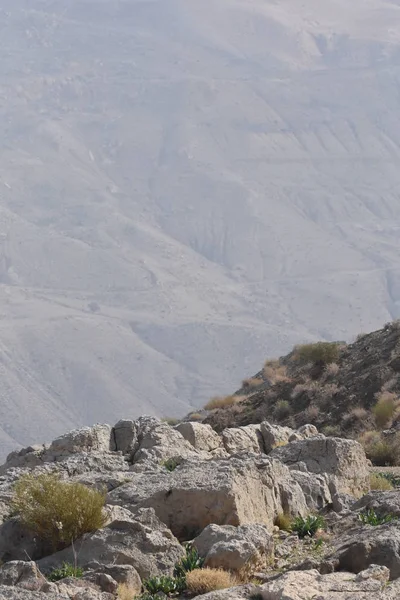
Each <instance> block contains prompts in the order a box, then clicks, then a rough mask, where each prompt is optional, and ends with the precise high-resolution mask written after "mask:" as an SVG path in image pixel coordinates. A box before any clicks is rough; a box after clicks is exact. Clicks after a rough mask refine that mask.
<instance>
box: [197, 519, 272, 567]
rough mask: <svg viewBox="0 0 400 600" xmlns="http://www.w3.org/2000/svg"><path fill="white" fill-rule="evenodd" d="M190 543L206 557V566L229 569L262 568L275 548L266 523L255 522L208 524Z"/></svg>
mask: <svg viewBox="0 0 400 600" xmlns="http://www.w3.org/2000/svg"><path fill="white" fill-rule="evenodd" d="M193 544H194V546H195V547H196V548H197V550H198V552H199V555H200V556H202V557H203V558H205V566H207V567H211V568H222V569H226V570H230V571H241V570H242V569H244V568H245V567H246V568H247V569H248V570H252V571H253V572H254V571H255V570H257V569H263V568H265V567H266V564H267V562H268V560H269V559H270V557H271V556H272V553H273V549H274V543H273V538H272V535H271V534H270V533H269V532H268V530H267V528H266V527H265V525H261V524H256V523H253V524H249V525H242V526H239V527H233V526H232V525H222V526H221V525H208V527H206V528H205V529H204V531H202V533H201V534H200V535H199V536H198V537H197V538H196V539H195V540H194V542H193Z"/></svg>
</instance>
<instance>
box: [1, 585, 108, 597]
mask: <svg viewBox="0 0 400 600" xmlns="http://www.w3.org/2000/svg"><path fill="white" fill-rule="evenodd" d="M0 600H69V597H68V596H65V595H64V594H60V593H58V592H46V593H45V592H31V591H27V590H23V589H21V588H18V587H9V586H5V585H0ZM74 600H75V599H74ZM93 600H103V599H101V597H100V596H99V595H98V596H97V598H93Z"/></svg>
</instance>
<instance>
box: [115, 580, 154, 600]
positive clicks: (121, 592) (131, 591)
mask: <svg viewBox="0 0 400 600" xmlns="http://www.w3.org/2000/svg"><path fill="white" fill-rule="evenodd" d="M136 598H138V596H137V595H136V589H135V588H133V587H132V586H130V585H129V584H128V583H120V584H119V586H118V600H135V599H136ZM139 598H140V599H141V600H153V596H152V595H151V594H147V593H146V594H141V595H140V596H139Z"/></svg>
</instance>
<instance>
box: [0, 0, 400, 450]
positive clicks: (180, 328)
mask: <svg viewBox="0 0 400 600" xmlns="http://www.w3.org/2000/svg"><path fill="white" fill-rule="evenodd" d="M399 25H400V9H399V5H398V3H397V2H386V1H383V0H367V1H365V0H355V1H354V2H352V3H351V5H349V3H348V2H344V0H330V2H328V3H321V2H317V0H305V2H303V3H301V4H298V3H296V2H294V1H293V0H283V1H280V2H279V3H276V2H275V1H274V0H269V1H265V0H263V1H261V0H247V1H246V2H244V1H243V0H219V1H218V2H217V3H216V2H212V1H211V0H201V1H200V0H170V1H169V2H164V1H163V0H129V1H127V0H126V1H118V2H117V1H116V0H102V1H100V2H99V1H96V2H94V0H64V1H63V2H62V3H53V2H50V1H48V0H38V1H37V2H35V5H34V7H33V6H32V3H30V2H28V1H27V0H12V1H11V0H5V1H4V2H3V3H2V7H1V9H0V29H1V40H2V41H1V45H2V61H1V64H0V82H1V89H0V117H1V118H0V136H1V140H2V143H1V146H0V150H1V154H0V158H1V160H0V375H1V381H2V386H1V390H0V455H2V456H4V455H5V454H6V453H7V452H8V451H9V450H11V449H13V448H14V447H15V446H18V445H24V446H26V445H27V444H29V443H33V442H35V441H37V440H42V439H43V440H46V439H48V440H50V439H53V438H54V437H56V436H57V435H59V434H61V433H62V432H63V431H65V430H69V429H71V428H73V427H75V426H77V425H80V424H87V423H92V422H95V421H100V422H108V421H112V419H113V418H114V416H115V414H125V415H127V416H129V417H132V418H133V417H136V416H138V415H139V414H141V413H147V414H156V415H159V416H163V415H169V416H175V415H182V414H185V413H186V412H187V411H188V410H189V409H190V408H191V407H195V406H198V405H202V404H204V403H205V402H206V400H207V399H208V398H209V397H211V396H212V395H214V394H223V393H227V392H228V391H229V390H231V389H232V388H233V387H234V385H235V383H234V382H237V381H240V380H241V379H242V377H244V376H245V375H246V373H249V372H251V371H252V370H253V369H254V366H255V365H257V364H258V363H259V360H260V357H262V356H267V355H279V354H283V353H285V352H287V351H289V350H290V348H291V347H293V345H294V344H296V343H300V342H304V341H307V340H317V339H321V338H323V339H328V340H332V339H337V338H339V339H346V340H350V339H351V338H352V337H353V336H354V335H355V334H356V333H358V332H359V331H365V330H367V331H369V330H371V329H374V328H377V327H379V326H380V325H381V324H382V323H384V322H386V321H388V320H390V319H392V318H396V317H397V316H399V314H400V306H399V292H400V279H399V273H400V252H399V250H400V237H399V230H400V202H399V193H398V190H399V184H400V169H399V157H400V151H399V147H400V125H399V121H398V87H399V81H400V68H399V60H398V57H399V56H400V33H399V32H400V27H399Z"/></svg>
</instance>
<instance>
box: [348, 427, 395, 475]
mask: <svg viewBox="0 0 400 600" xmlns="http://www.w3.org/2000/svg"><path fill="white" fill-rule="evenodd" d="M358 441H359V442H360V444H362V446H363V447H364V451H365V454H366V455H367V458H369V459H370V460H371V461H372V463H373V464H374V465H376V466H378V467H393V466H396V465H398V464H399V463H400V437H399V434H396V435H393V436H391V437H384V436H383V435H382V434H381V433H380V432H379V431H366V432H365V433H363V434H362V435H361V436H360V438H359V440H358Z"/></svg>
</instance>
